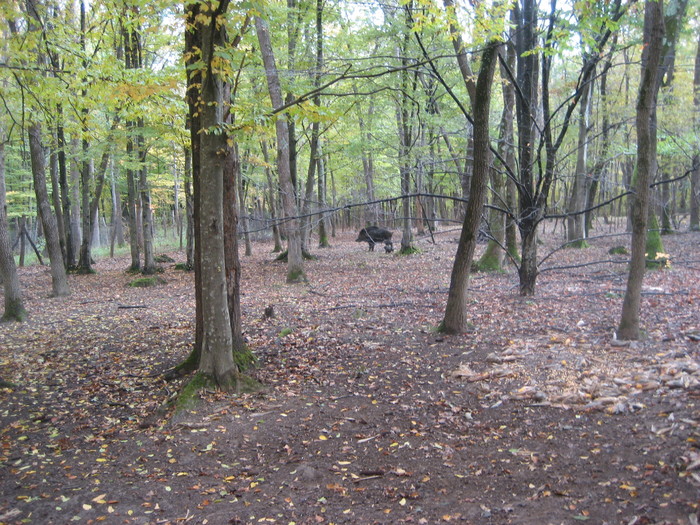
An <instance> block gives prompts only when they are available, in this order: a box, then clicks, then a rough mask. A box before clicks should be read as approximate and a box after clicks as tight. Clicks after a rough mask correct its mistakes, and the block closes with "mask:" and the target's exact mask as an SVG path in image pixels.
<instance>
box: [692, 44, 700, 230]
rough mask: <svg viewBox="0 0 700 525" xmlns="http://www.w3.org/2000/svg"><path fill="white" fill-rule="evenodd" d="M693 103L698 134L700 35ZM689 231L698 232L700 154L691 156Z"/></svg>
mask: <svg viewBox="0 0 700 525" xmlns="http://www.w3.org/2000/svg"><path fill="white" fill-rule="evenodd" d="M693 102H694V104H693V105H694V109H695V121H694V122H695V132H696V134H700V124H699V123H700V34H699V35H698V44H697V50H696V51H695V73H694V75H693ZM690 231H700V152H698V151H697V149H696V151H695V154H694V155H693V172H692V173H691V176H690Z"/></svg>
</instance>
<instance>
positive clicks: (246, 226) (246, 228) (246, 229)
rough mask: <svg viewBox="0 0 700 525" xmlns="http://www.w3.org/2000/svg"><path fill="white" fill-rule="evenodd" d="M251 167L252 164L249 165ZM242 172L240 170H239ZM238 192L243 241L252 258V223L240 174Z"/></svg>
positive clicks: (248, 255) (237, 181)
mask: <svg viewBox="0 0 700 525" xmlns="http://www.w3.org/2000/svg"><path fill="white" fill-rule="evenodd" d="M249 154H250V152H249V151H246V152H245V154H244V156H243V158H245V159H247V158H248V157H249V156H250V155H249ZM248 166H250V163H248ZM239 170H240V168H239ZM236 189H237V190H238V191H237V192H236V194H237V199H238V200H237V204H238V214H239V216H240V218H241V226H242V227H243V241H244V242H245V255H246V257H250V256H251V255H253V246H252V245H251V243H250V222H249V220H248V212H247V210H246V207H245V191H244V185H243V174H242V173H239V175H238V177H237V179H236Z"/></svg>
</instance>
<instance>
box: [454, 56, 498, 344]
mask: <svg viewBox="0 0 700 525" xmlns="http://www.w3.org/2000/svg"><path fill="white" fill-rule="evenodd" d="M498 45H499V44H498V43H497V42H491V43H489V44H488V45H487V46H486V48H485V49H484V51H483V54H482V57H481V67H480V69H479V76H478V79H477V82H476V92H475V96H474V104H473V107H474V169H473V170H472V180H471V185H470V188H469V195H470V200H469V206H468V207H467V210H466V213H465V216H464V223H463V225H462V233H461V235H460V239H459V245H458V247H457V255H456V256H455V262H454V266H453V267H452V275H451V278H450V291H449V294H448V297H447V306H446V308H445V317H444V319H443V322H442V325H441V329H442V331H444V332H446V333H459V332H462V331H464V330H465V328H466V326H467V320H468V318H467V313H468V312H467V288H468V286H469V271H470V267H471V263H472V259H473V257H474V251H475V249H476V242H477V236H478V232H479V225H480V224H481V213H482V211H483V207H484V198H485V196H486V186H487V183H488V178H489V171H490V168H491V149H490V148H491V144H490V139H489V109H490V104H491V85H492V83H493V75H494V72H495V70H496V60H497V55H498Z"/></svg>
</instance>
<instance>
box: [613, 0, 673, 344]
mask: <svg viewBox="0 0 700 525" xmlns="http://www.w3.org/2000/svg"><path fill="white" fill-rule="evenodd" d="M663 38H664V18H663V0H647V2H646V4H645V10H644V45H643V51H642V75H641V81H640V85H639V95H638V99H637V118H636V128H637V181H636V182H637V183H636V188H635V190H636V193H635V195H634V198H633V202H632V249H631V256H630V268H629V274H628V277H627V288H626V291H625V299H624V301H623V303H622V313H621V316H620V325H619V328H618V331H617V336H618V338H620V339H639V336H640V328H639V313H640V304H641V292H642V281H643V279H644V269H645V258H646V255H645V253H646V237H647V220H648V213H649V191H650V190H649V184H650V182H651V180H652V178H653V173H652V170H653V169H654V165H655V159H654V158H653V152H654V151H655V147H654V144H652V142H653V141H654V140H655V134H654V131H653V130H652V127H651V124H652V122H654V121H655V118H654V115H655V113H656V95H657V93H658V86H659V84H658V82H657V75H658V70H659V63H660V61H661V46H662V43H663Z"/></svg>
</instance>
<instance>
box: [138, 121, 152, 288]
mask: <svg viewBox="0 0 700 525" xmlns="http://www.w3.org/2000/svg"><path fill="white" fill-rule="evenodd" d="M139 129H143V120H141V119H140V120H139ZM139 139H141V140H140V141H139V149H140V152H139V156H140V157H141V167H140V169H139V192H140V194H141V228H142V229H143V268H142V269H141V271H142V272H143V273H144V274H146V275H150V274H153V273H155V271H156V261H155V255H154V253H153V250H154V248H153V211H152V210H151V191H150V189H149V187H148V168H147V167H146V150H145V149H144V145H143V137H139Z"/></svg>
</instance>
